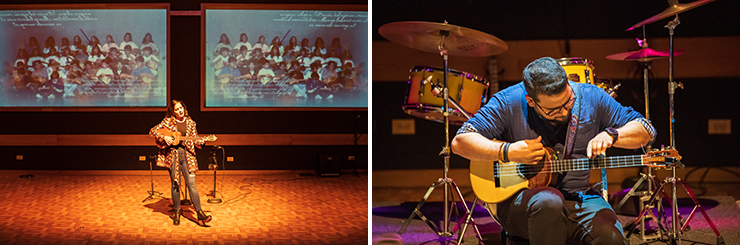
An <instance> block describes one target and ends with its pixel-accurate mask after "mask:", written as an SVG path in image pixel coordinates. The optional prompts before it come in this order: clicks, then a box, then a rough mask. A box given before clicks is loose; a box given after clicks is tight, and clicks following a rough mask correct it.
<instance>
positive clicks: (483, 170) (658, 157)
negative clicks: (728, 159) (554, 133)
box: [470, 147, 681, 203]
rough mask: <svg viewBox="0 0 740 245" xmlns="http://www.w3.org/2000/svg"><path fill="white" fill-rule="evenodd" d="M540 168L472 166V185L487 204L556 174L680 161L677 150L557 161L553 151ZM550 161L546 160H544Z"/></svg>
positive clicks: (540, 184)
mask: <svg viewBox="0 0 740 245" xmlns="http://www.w3.org/2000/svg"><path fill="white" fill-rule="evenodd" d="M545 149H546V154H545V156H544V157H543V160H541V161H540V162H539V163H537V164H522V163H513V162H509V163H500V162H490V161H471V162H470V182H471V185H472V187H473V192H474V193H475V195H476V196H478V198H480V199H481V200H482V201H484V202H487V203H499V202H502V201H504V200H506V199H508V198H509V197H511V196H512V195H514V194H515V193H517V192H518V191H519V190H521V189H524V188H534V187H543V186H547V185H549V184H550V183H551V182H553V180H556V179H557V173H559V172H567V171H580V170H591V169H602V168H623V167H637V166H649V167H665V166H668V165H670V164H668V163H673V164H675V162H677V161H679V160H681V156H679V155H678V151H677V150H675V149H666V150H656V151H652V152H649V153H647V154H644V155H631V156H612V157H599V158H594V159H590V158H582V159H562V160H556V159H555V158H556V157H555V154H554V151H553V150H552V149H551V148H547V147H546V148H545ZM545 159H547V160H545Z"/></svg>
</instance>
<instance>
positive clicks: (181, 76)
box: [0, 0, 368, 170]
mask: <svg viewBox="0 0 740 245" xmlns="http://www.w3.org/2000/svg"><path fill="white" fill-rule="evenodd" d="M142 2H145V1H70V0H60V1H48V0H47V1H39V0H24V1H17V0H11V1H4V2H3V4H71V3H90V4H93V3H94V4H98V3H142ZM165 2H170V10H171V11H199V10H200V7H201V6H200V4H201V3H206V2H213V3H232V2H233V3H236V2H237V1H217V2H216V1H194V0H184V1H175V0H172V1H165ZM240 3H270V4H277V3H301V4H305V3H306V2H304V1H297V0H295V1H250V2H240ZM314 3H318V4H367V2H366V1H358V0H350V1H316V2H314ZM124 21H125V20H124ZM200 26H201V19H200V16H171V17H170V43H169V47H170V53H169V56H168V58H169V60H170V67H171V69H170V71H169V72H170V98H172V99H179V100H182V101H183V102H184V103H185V104H186V105H187V107H188V111H189V113H190V116H191V117H193V119H194V120H195V121H196V122H197V123H198V131H199V132H201V133H202V134H217V135H218V134H353V133H355V132H359V133H361V134H367V132H368V126H367V125H368V124H367V121H368V113H367V111H239V112H203V111H200V77H201V75H200V70H201V68H200V57H201V56H200V55H201V43H200V39H201V30H200ZM164 115H165V112H164V109H163V110H162V111H158V112H0V134H111V137H115V135H116V134H147V133H148V132H149V129H150V128H151V127H153V126H154V125H156V124H157V123H159V122H160V121H161V120H162V118H164ZM358 117H359V118H358ZM211 144H213V143H209V145H211ZM210 150H211V147H210V146H206V147H204V149H203V150H200V151H198V160H199V164H200V169H207V166H208V157H209V156H210ZM225 150H226V155H227V156H234V158H235V161H234V162H229V163H226V164H225V165H226V168H227V169H230V170H253V169H260V170H262V169H271V170H289V169H315V168H316V166H317V163H318V162H319V156H320V155H327V154H331V155H340V156H342V159H343V160H342V164H343V165H342V167H341V168H342V169H353V168H359V169H367V168H368V160H367V159H368V147H367V145H359V146H352V145H349V146H226V147H225ZM156 152H157V148H156V147H155V146H151V147H133V146H132V147H118V146H110V147H98V146H95V147H92V146H90V147H86V146H74V147H27V146H11V147H0V169H34V170H41V169H43V170H145V169H148V168H149V166H148V164H147V163H146V162H139V161H138V156H140V155H153V154H155V153H156ZM21 154H22V155H24V159H23V161H16V160H15V156H16V155H21ZM349 155H354V156H356V159H357V160H356V161H355V162H352V163H350V162H347V156H349ZM218 157H219V158H221V154H220V153H219V154H218ZM155 168H156V167H155Z"/></svg>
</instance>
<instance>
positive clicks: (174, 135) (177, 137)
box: [157, 128, 217, 145]
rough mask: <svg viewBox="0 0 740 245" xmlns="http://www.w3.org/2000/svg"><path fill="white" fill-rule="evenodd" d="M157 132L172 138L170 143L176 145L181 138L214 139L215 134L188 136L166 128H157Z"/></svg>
mask: <svg viewBox="0 0 740 245" xmlns="http://www.w3.org/2000/svg"><path fill="white" fill-rule="evenodd" d="M157 132H158V133H160V134H163V135H164V136H165V137H170V138H172V145H177V144H179V143H180V141H183V140H201V139H205V140H206V141H216V139H217V138H216V136H215V135H208V136H204V137H189V136H182V134H181V133H180V131H170V130H168V129H166V128H160V129H159V130H157Z"/></svg>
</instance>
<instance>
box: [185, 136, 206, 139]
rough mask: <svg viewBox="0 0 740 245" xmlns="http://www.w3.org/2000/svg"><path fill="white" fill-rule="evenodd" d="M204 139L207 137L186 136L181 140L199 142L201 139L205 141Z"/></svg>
mask: <svg viewBox="0 0 740 245" xmlns="http://www.w3.org/2000/svg"><path fill="white" fill-rule="evenodd" d="M203 138H205V137H185V136H180V140H199V139H203Z"/></svg>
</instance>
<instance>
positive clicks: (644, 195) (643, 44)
mask: <svg viewBox="0 0 740 245" xmlns="http://www.w3.org/2000/svg"><path fill="white" fill-rule="evenodd" d="M642 37H643V39H642V40H639V39H638V43H639V44H640V48H642V49H646V48H648V43H647V37H646V35H645V26H642ZM650 63H651V61H649V60H641V61H640V66H641V67H642V81H643V89H644V90H643V91H644V93H645V95H644V96H645V119H648V120H650V83H649V82H648V81H649V75H650ZM650 150H651V146H649V145H648V146H645V151H646V152H650ZM647 169H648V170H647V174H643V173H642V170H640V178H639V179H638V180H637V182H636V183H635V184H634V185H633V186H632V188H631V189H630V191H629V192H628V193H627V194H626V195H625V196H624V197H623V198H622V200H621V201H620V202H619V204H617V206H616V207H615V208H614V209H615V210H619V209H620V208H621V207H622V205H624V204H625V203H626V202H627V200H628V199H629V198H630V197H632V196H638V197H639V198H640V210H642V209H643V206H644V205H646V206H647V207H648V208H651V209H652V208H653V207H656V208H657V209H658V213H659V215H658V216H657V217H655V215H653V214H652V212H651V213H649V216H651V218H653V219H654V220H655V221H656V222H657V223H658V224H660V222H661V221H660V220H661V217H662V216H663V215H661V214H663V202H662V201H661V199H660V198H661V196H660V195H656V196H655V198H656V201H655V202H650V201H648V200H649V198H648V197H650V196H652V195H653V189H654V188H655V186H656V185H657V184H656V183H655V182H653V181H654V178H655V176H654V175H653V172H652V168H650V167H648V168H647ZM643 181H647V183H646V185H647V188H648V189H647V191H639V192H636V191H635V190H637V189H638V188H639V187H640V185H641V184H642V182H643ZM647 218H648V217H647V216H643V217H642V219H640V238H642V240H643V241H649V240H655V239H658V238H660V237H662V235H663V232H664V231H665V229H663V228H662V227H661V228H660V229H658V230H657V232H656V233H655V234H652V235H649V234H648V235H646V234H645V231H646V229H645V219H647Z"/></svg>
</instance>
